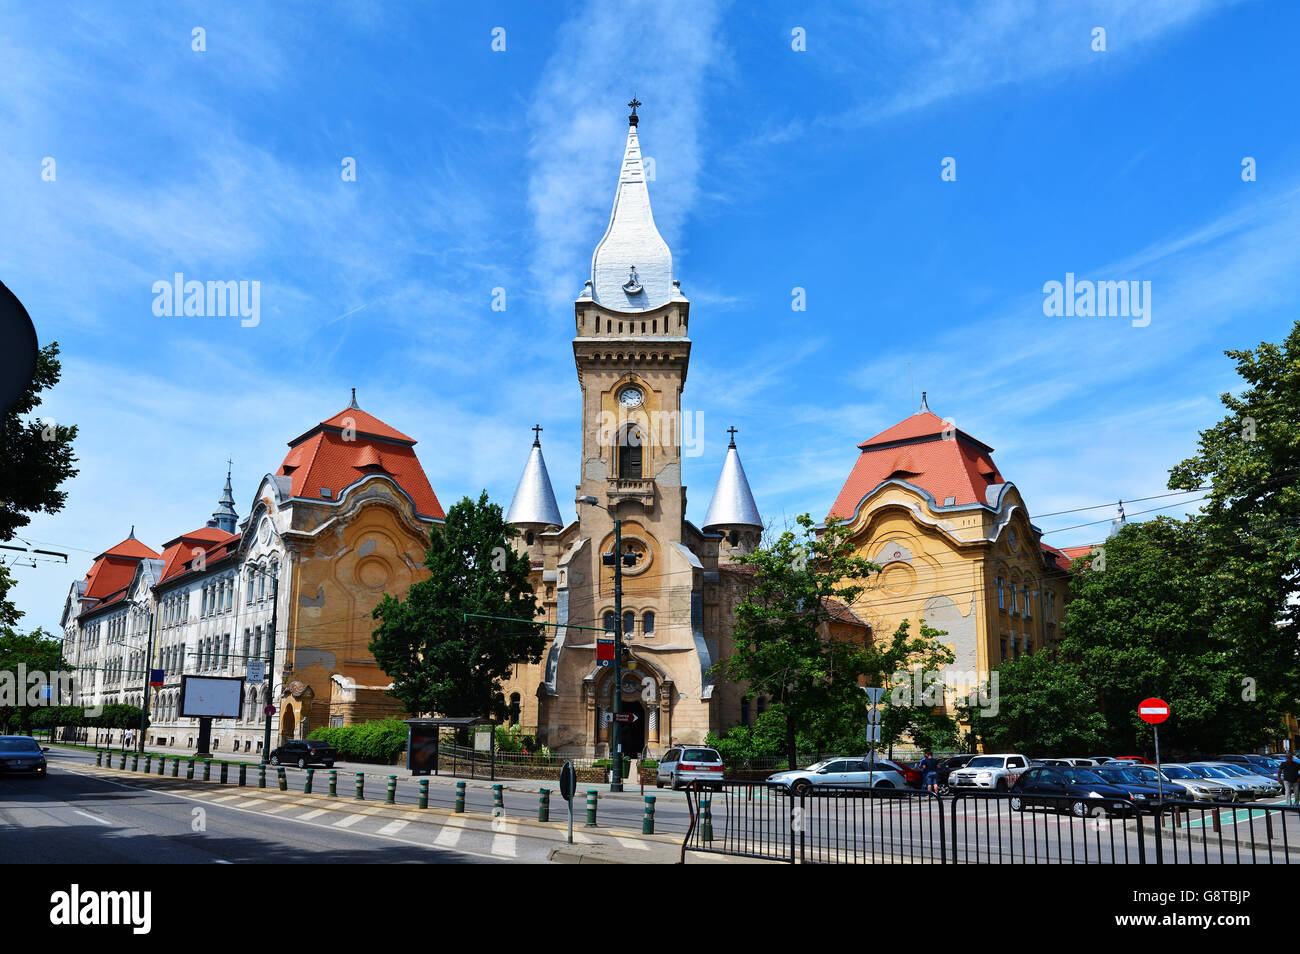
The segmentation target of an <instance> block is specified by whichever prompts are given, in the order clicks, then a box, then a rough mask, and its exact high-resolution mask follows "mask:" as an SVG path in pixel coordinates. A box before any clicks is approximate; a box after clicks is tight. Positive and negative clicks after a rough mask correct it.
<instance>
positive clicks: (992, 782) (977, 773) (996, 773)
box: [948, 754, 1029, 792]
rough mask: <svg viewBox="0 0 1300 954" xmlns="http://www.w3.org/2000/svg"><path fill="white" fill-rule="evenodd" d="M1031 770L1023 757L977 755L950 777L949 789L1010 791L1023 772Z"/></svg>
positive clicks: (1027, 761) (1014, 755)
mask: <svg viewBox="0 0 1300 954" xmlns="http://www.w3.org/2000/svg"><path fill="white" fill-rule="evenodd" d="M1028 768H1029V759H1027V758H1025V756H1023V755H1016V754H1009V755H977V756H975V757H974V758H973V759H971V760H970V762H968V763H967V764H966V766H965V767H964V768H960V769H958V770H957V771H955V772H953V773H951V774H950V775H949V776H948V787H949V788H951V789H952V790H953V791H956V790H957V789H962V788H975V789H985V790H988V791H996V792H1005V791H1008V790H1009V789H1010V788H1011V786H1012V785H1013V784H1015V781H1016V779H1017V778H1018V777H1019V776H1020V774H1021V773H1022V772H1024V771H1025V770H1026V769H1028Z"/></svg>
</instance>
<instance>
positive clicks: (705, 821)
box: [700, 792, 713, 841]
mask: <svg viewBox="0 0 1300 954" xmlns="http://www.w3.org/2000/svg"><path fill="white" fill-rule="evenodd" d="M700 838H701V840H703V841H713V793H712V792H700Z"/></svg>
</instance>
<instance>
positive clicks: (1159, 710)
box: [1138, 698, 1169, 725]
mask: <svg viewBox="0 0 1300 954" xmlns="http://www.w3.org/2000/svg"><path fill="white" fill-rule="evenodd" d="M1138 715H1140V716H1141V717H1142V721H1143V722H1150V723H1151V724H1152V725H1159V724H1160V723H1161V722H1164V721H1165V720H1166V719H1168V718H1169V703H1167V702H1165V700H1163V699H1154V698H1152V699H1143V700H1142V701H1141V702H1139V703H1138Z"/></svg>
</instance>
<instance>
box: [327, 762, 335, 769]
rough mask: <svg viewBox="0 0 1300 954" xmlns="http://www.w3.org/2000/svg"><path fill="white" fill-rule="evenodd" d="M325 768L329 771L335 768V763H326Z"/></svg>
mask: <svg viewBox="0 0 1300 954" xmlns="http://www.w3.org/2000/svg"><path fill="white" fill-rule="evenodd" d="M325 767H326V768H327V769H330V768H333V767H334V763H333V762H326V763H325Z"/></svg>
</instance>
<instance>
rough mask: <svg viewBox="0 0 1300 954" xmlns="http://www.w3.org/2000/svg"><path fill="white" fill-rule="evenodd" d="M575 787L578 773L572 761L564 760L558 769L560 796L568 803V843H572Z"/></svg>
mask: <svg viewBox="0 0 1300 954" xmlns="http://www.w3.org/2000/svg"><path fill="white" fill-rule="evenodd" d="M577 787H578V773H577V772H575V771H574V770H573V763H572V762H565V763H564V768H562V769H560V797H561V798H563V799H564V800H565V801H566V802H568V803H569V844H573V793H574V791H575V790H576V789H577Z"/></svg>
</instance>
